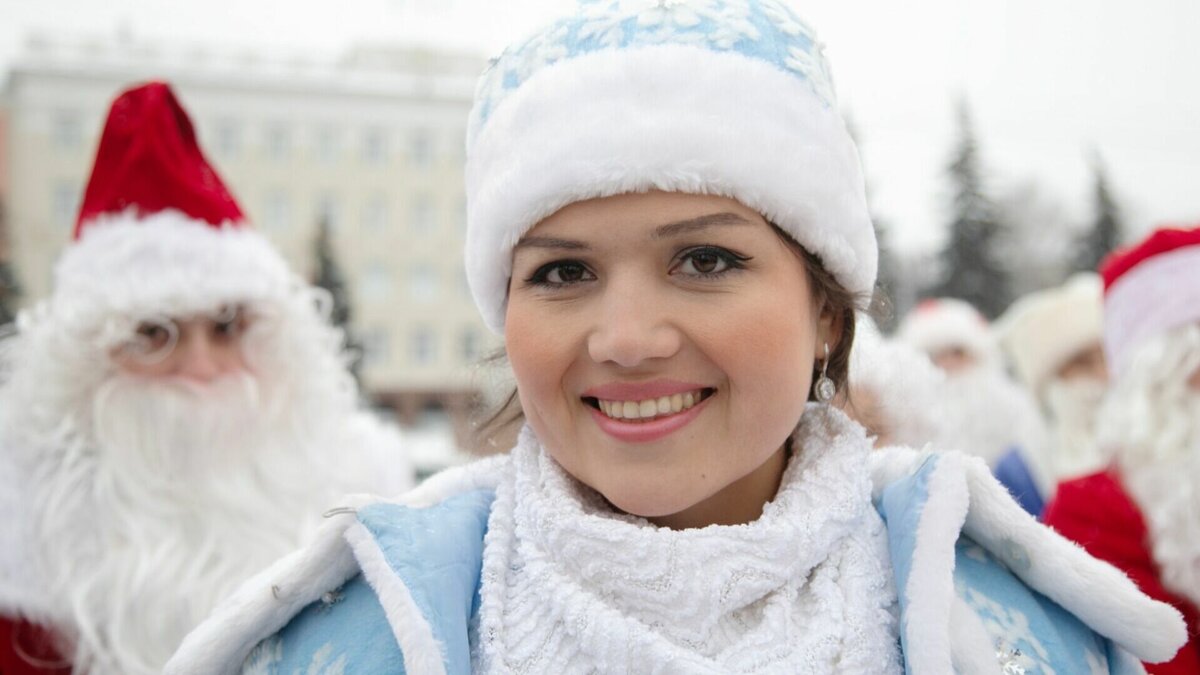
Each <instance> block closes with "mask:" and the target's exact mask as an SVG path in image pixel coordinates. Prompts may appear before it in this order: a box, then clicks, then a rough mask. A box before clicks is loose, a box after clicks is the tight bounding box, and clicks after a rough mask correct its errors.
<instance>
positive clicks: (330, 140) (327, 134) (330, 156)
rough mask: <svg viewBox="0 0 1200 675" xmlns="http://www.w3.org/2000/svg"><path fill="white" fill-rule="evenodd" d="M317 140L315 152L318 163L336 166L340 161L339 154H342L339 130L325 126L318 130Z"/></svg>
mask: <svg viewBox="0 0 1200 675" xmlns="http://www.w3.org/2000/svg"><path fill="white" fill-rule="evenodd" d="M314 140H315V146H316V147H315V152H314V154H315V155H316V158H317V162H318V163H320V164H334V163H336V162H337V160H338V154H339V153H340V152H341V147H340V140H341V139H340V137H339V135H338V131H337V129H335V128H334V127H332V126H324V127H321V128H319V129H317V134H316V138H315V139H314Z"/></svg>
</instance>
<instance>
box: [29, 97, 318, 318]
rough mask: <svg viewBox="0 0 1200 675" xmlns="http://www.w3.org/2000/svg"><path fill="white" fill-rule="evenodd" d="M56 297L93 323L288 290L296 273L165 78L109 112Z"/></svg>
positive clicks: (63, 307) (184, 311) (60, 308)
mask: <svg viewBox="0 0 1200 675" xmlns="http://www.w3.org/2000/svg"><path fill="white" fill-rule="evenodd" d="M73 239H74V241H73V242H72V243H71V244H70V245H69V246H68V247H67V249H66V251H65V252H64V253H63V255H62V257H61V258H60V259H59V261H58V264H57V266H56V268H55V290H54V296H53V303H52V305H53V306H54V307H55V308H56V309H57V312H58V313H59V315H60V316H63V317H64V318H69V319H70V320H71V321H72V322H73V325H74V327H75V328H78V329H81V330H85V331H90V330H93V329H98V328H100V327H102V326H103V325H105V324H106V323H110V320H111V318H112V317H114V316H123V317H127V318H130V319H134V320H137V319H140V318H144V317H147V316H185V315H188V314H195V313H202V312H210V311H214V310H216V309H219V308H220V307H221V306H223V305H228V304H244V303H257V302H263V301H268V302H269V301H271V300H273V299H277V298H279V297H281V296H282V295H283V294H284V293H286V292H287V291H288V289H289V288H290V287H291V285H292V284H293V282H294V277H293V275H292V274H291V272H290V271H289V269H288V267H287V264H286V263H285V262H284V260H283V259H282V257H280V255H279V253H278V252H277V251H276V250H275V249H274V247H272V246H271V245H270V243H269V242H267V240H266V239H265V238H264V237H262V236H261V235H259V234H257V233H255V232H253V231H252V230H250V228H249V227H248V226H247V224H246V222H245V219H244V216H243V213H242V210H241V208H240V207H239V206H238V204H237V201H236V200H235V199H234V198H233V195H232V194H230V192H229V190H228V189H227V188H226V187H225V185H224V183H222V181H221V178H220V176H218V175H217V172H216V171H215V170H214V169H213V167H212V165H210V164H209V162H208V160H207V159H206V158H205V157H204V153H203V152H202V151H201V149H200V146H199V144H198V142H197V139H196V133H195V130H194V129H193V127H192V123H191V120H190V119H189V118H188V115H187V113H186V112H185V111H184V109H183V107H182V106H181V105H180V104H179V101H178V100H177V99H176V97H175V94H174V93H173V92H172V91H171V88H170V87H169V86H168V85H167V84H165V83H162V82H151V83H148V84H143V85H140V86H136V87H133V88H131V89H128V90H126V91H124V92H122V93H121V94H120V95H119V96H117V98H116V100H115V101H114V102H113V104H112V108H111V110H110V111H109V115H108V118H107V121H106V123H105V126H104V130H103V133H102V136H101V139H100V144H99V148H98V150H97V153H96V161H95V166H94V167H93V169H92V174H91V178H90V180H89V181H88V186H87V190H86V192H85V194H84V199H83V205H82V208H81V209H80V213H79V218H78V221H77V222H76V225H75V231H74V237H73Z"/></svg>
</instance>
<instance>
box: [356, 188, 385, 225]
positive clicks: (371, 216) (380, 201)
mask: <svg viewBox="0 0 1200 675" xmlns="http://www.w3.org/2000/svg"><path fill="white" fill-rule="evenodd" d="M388 215H389V214H388V198H387V195H386V194H382V193H381V194H374V195H371V197H370V198H368V199H367V203H366V205H365V206H363V213H362V225H363V229H364V230H367V231H370V232H382V231H384V230H386V229H387V227H388Z"/></svg>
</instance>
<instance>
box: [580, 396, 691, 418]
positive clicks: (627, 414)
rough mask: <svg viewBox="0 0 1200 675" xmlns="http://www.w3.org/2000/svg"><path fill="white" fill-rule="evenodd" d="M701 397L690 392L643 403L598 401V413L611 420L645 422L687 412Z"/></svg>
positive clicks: (647, 400)
mask: <svg viewBox="0 0 1200 675" xmlns="http://www.w3.org/2000/svg"><path fill="white" fill-rule="evenodd" d="M701 396H702V392H699V391H690V392H688V393H686V394H673V395H671V396H661V397H659V398H650V399H646V400H644V401H604V400H599V401H598V403H599V406H600V411H601V412H603V413H604V414H605V415H607V416H609V417H611V418H613V419H616V420H621V419H625V420H638V419H642V420H645V419H652V418H655V417H661V416H663V415H673V414H675V413H678V412H681V411H683V410H687V409H688V408H691V407H692V406H694V405H696V404H697V403H699V402H700V401H701Z"/></svg>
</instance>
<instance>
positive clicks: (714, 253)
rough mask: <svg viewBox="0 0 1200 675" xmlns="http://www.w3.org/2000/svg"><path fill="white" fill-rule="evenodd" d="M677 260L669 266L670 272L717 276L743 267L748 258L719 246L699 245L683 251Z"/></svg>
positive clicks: (704, 276)
mask: <svg viewBox="0 0 1200 675" xmlns="http://www.w3.org/2000/svg"><path fill="white" fill-rule="evenodd" d="M677 260H678V262H677V263H676V264H675V266H674V267H673V268H671V274H683V275H684V276H692V277H701V278H717V277H721V276H723V275H725V274H726V273H728V272H731V271H733V270H739V269H744V268H745V262H746V261H747V260H750V258H748V257H746V256H740V255H738V254H736V253H734V252H733V251H729V250H727V249H724V248H721V247H719V246H700V247H697V248H693V249H690V250H688V251H685V252H684V253H683V254H681V255H680V256H679V258H677Z"/></svg>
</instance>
